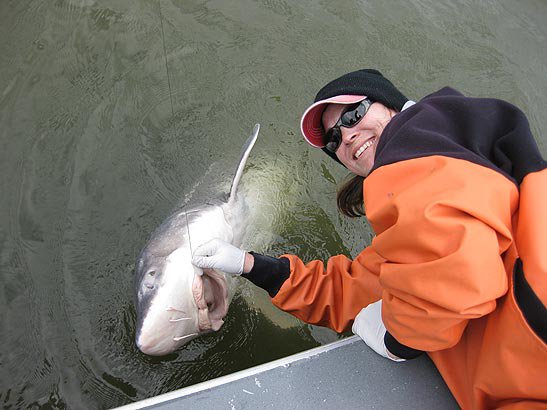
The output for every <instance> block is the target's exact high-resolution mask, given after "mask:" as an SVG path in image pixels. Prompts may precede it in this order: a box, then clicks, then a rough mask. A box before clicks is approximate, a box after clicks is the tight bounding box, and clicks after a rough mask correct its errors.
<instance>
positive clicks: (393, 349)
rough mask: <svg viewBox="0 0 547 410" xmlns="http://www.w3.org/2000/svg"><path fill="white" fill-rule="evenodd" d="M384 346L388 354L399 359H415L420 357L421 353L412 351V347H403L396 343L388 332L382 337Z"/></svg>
mask: <svg viewBox="0 0 547 410" xmlns="http://www.w3.org/2000/svg"><path fill="white" fill-rule="evenodd" d="M384 344H385V345H386V348H387V350H389V352H390V353H392V354H394V355H395V356H397V357H400V358H401V359H407V360H408V359H415V358H417V357H418V356H420V355H421V354H422V353H423V351H421V350H416V349H413V348H412V347H408V346H405V345H403V344H401V343H399V342H398V341H397V339H395V338H394V337H393V336H391V334H390V333H389V332H387V331H386V335H385V336H384Z"/></svg>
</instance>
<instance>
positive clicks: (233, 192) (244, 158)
mask: <svg viewBox="0 0 547 410" xmlns="http://www.w3.org/2000/svg"><path fill="white" fill-rule="evenodd" d="M258 131H260V124H255V126H254V128H253V133H252V134H251V136H250V137H249V139H247V141H246V142H245V145H244V146H243V150H242V152H241V158H240V159H239V164H238V165H237V170H236V174H235V175H234V179H233V180H232V188H231V189H230V198H229V199H228V202H231V201H233V200H234V199H235V196H236V191H237V186H238V185H239V180H240V179H241V175H243V168H245V163H246V162H247V158H249V154H250V153H251V150H252V149H253V146H254V145H255V142H256V139H257V138H258Z"/></svg>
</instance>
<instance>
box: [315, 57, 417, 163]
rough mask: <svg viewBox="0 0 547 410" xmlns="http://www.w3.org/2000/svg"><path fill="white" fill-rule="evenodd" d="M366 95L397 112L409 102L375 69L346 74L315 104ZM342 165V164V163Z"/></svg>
mask: <svg viewBox="0 0 547 410" xmlns="http://www.w3.org/2000/svg"><path fill="white" fill-rule="evenodd" d="M344 94H350V95H366V96H367V98H369V99H370V100H371V101H372V102H379V103H382V104H383V105H385V106H386V107H388V108H392V109H394V110H395V111H401V109H402V108H403V105H405V103H406V102H407V101H408V98H406V97H405V96H404V95H403V94H402V93H401V92H400V91H399V90H398V89H397V88H396V87H395V86H394V85H393V84H392V83H391V81H389V80H388V79H387V78H385V77H384V76H383V75H382V73H380V72H379V71H378V70H374V69H369V68H367V69H363V70H357V71H353V72H351V73H348V74H344V75H343V76H341V77H338V78H337V79H335V80H332V81H331V82H330V83H328V84H327V85H325V86H324V87H323V88H321V90H319V92H318V93H317V95H316V96H315V100H314V102H317V101H321V100H325V99H327V98H331V97H334V96H337V95H344ZM322 150H323V152H325V153H326V154H327V155H329V156H330V157H331V158H333V159H334V160H336V161H338V162H340V160H339V159H338V157H337V156H336V154H334V153H332V152H330V151H329V150H327V149H325V148H322ZM340 163H341V162H340Z"/></svg>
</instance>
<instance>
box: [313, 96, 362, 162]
mask: <svg viewBox="0 0 547 410" xmlns="http://www.w3.org/2000/svg"><path fill="white" fill-rule="evenodd" d="M371 105H372V101H370V100H369V99H368V98H365V99H364V100H363V101H361V102H359V103H357V104H353V105H350V106H349V108H348V109H347V110H346V111H345V112H344V113H343V114H342V115H341V116H340V119H339V120H338V121H337V122H336V124H334V127H332V128H330V129H329V130H328V131H327V132H326V133H325V134H324V135H323V143H324V144H325V148H326V149H327V150H328V151H330V152H332V153H333V154H334V153H335V152H336V150H337V149H338V147H339V146H340V144H341V143H342V131H341V130H340V127H346V128H351V127H354V126H356V125H357V124H359V122H360V121H361V120H362V119H363V117H364V116H365V115H366V114H367V111H368V110H369V108H370V106H371Z"/></svg>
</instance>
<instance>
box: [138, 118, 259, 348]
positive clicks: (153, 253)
mask: <svg viewBox="0 0 547 410" xmlns="http://www.w3.org/2000/svg"><path fill="white" fill-rule="evenodd" d="M259 131H260V125H259V124H256V125H255V126H254V128H253V132H252V134H251V136H250V137H249V138H248V139H247V141H246V142H245V144H244V146H243V150H242V153H241V158H240V160H239V163H238V166H237V168H236V172H235V175H234V177H233V180H232V185H231V188H230V192H229V194H226V193H217V194H216V195H213V194H212V193H211V195H209V193H206V194H205V198H206V199H205V200H204V201H203V202H201V203H198V204H193V203H185V204H183V205H182V206H179V207H177V208H176V209H175V210H174V211H173V212H172V213H171V215H169V216H168V217H167V218H166V219H165V220H164V221H163V222H162V223H161V224H160V225H159V226H158V228H156V230H155V231H154V232H153V233H152V235H151V236H150V239H149V240H148V242H147V243H146V245H145V246H144V248H143V249H142V250H141V252H140V253H139V255H138V257H137V261H136V264H135V293H136V311H137V325H136V334H135V342H136V345H137V347H138V348H139V350H140V351H141V352H142V353H144V354H146V355H150V356H163V355H166V354H169V353H172V352H174V351H176V350H177V349H179V348H181V347H182V346H183V345H185V344H186V343H188V342H189V341H190V340H192V339H195V338H196V337H199V336H201V335H203V334H207V333H210V332H215V331H218V330H219V329H220V328H221V327H222V325H223V323H224V318H225V316H226V314H227V312H228V307H229V305H230V302H231V299H232V297H233V295H234V293H235V291H234V288H235V285H234V282H235V279H234V278H233V276H232V275H229V274H226V273H223V272H221V271H218V270H212V269H201V268H198V267H196V266H194V265H193V264H192V252H193V250H194V249H196V248H197V247H199V246H200V245H202V244H204V243H206V242H207V241H209V240H211V239H213V238H220V239H222V240H224V241H226V242H229V243H232V244H233V245H235V246H240V244H241V241H242V240H243V237H244V235H245V232H246V227H247V223H246V215H248V209H247V206H248V205H247V204H246V202H245V198H244V195H239V194H238V185H239V183H240V180H241V177H242V175H243V170H244V168H245V164H246V162H247V159H248V157H249V154H250V152H251V150H252V148H253V146H254V145H255V143H256V140H257V138H258V133H259ZM201 197H203V196H201Z"/></svg>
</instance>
